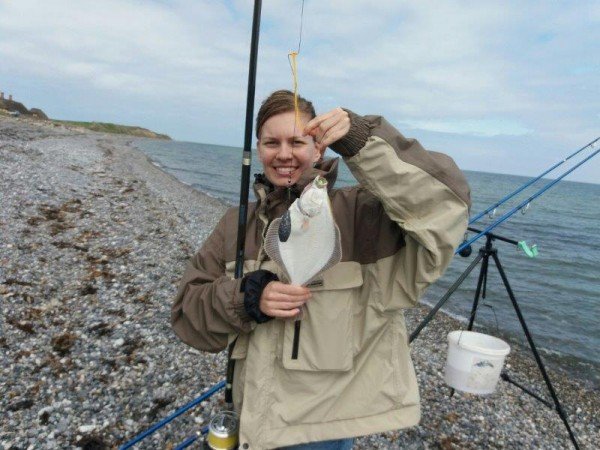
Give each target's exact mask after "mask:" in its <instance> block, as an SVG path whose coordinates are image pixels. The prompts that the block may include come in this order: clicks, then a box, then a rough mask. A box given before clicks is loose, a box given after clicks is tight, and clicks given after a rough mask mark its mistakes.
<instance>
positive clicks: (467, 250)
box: [458, 233, 473, 258]
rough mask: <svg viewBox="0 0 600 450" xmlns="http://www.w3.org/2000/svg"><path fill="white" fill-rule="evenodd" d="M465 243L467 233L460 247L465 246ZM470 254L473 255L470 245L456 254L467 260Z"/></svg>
mask: <svg viewBox="0 0 600 450" xmlns="http://www.w3.org/2000/svg"><path fill="white" fill-rule="evenodd" d="M465 242H467V233H465V237H464V238H463V241H462V243H461V244H460V246H461V247H462V246H463V245H464V244H465ZM471 253H473V247H472V246H471V245H470V244H469V245H467V246H466V247H465V248H463V249H461V250H460V251H459V252H458V254H459V255H460V256H462V257H463V258H468V257H469V256H471Z"/></svg>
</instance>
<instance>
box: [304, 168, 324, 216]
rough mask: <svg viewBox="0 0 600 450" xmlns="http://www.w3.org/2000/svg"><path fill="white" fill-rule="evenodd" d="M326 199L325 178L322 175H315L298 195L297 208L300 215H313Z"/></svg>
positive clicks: (317, 212) (319, 210)
mask: <svg viewBox="0 0 600 450" xmlns="http://www.w3.org/2000/svg"><path fill="white" fill-rule="evenodd" d="M326 199H327V180H326V179H325V178H323V177H322V176H317V177H316V178H315V179H314V180H313V181H312V183H310V184H309V185H308V186H307V187H306V188H305V189H304V191H303V192H302V195H300V198H299V199H298V209H299V210H300V212H301V213H302V215H304V216H307V217H314V216H316V215H317V214H319V212H321V209H322V207H323V204H324V202H325V201H326Z"/></svg>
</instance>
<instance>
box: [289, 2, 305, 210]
mask: <svg viewBox="0 0 600 450" xmlns="http://www.w3.org/2000/svg"><path fill="white" fill-rule="evenodd" d="M303 22H304V0H302V7H301V9H300V31H299V36H298V49H297V50H296V51H291V52H289V53H288V62H289V64H290V69H291V71H292V81H293V87H294V131H293V133H292V159H293V158H294V145H295V144H296V127H298V128H302V123H301V122H300V108H299V107H298V55H299V54H300V48H301V47H302V25H303ZM291 184H292V173H291V172H290V174H289V177H288V200H290V197H291V192H290V189H291Z"/></svg>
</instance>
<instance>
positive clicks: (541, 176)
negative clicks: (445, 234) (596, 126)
mask: <svg viewBox="0 0 600 450" xmlns="http://www.w3.org/2000/svg"><path fill="white" fill-rule="evenodd" d="M599 140H600V136H598V137H597V138H596V139H594V140H593V141H592V142H590V143H588V144H586V145H584V146H583V147H581V148H580V149H578V150H577V151H575V152H573V153H572V154H570V155H569V156H567V157H566V158H565V159H563V160H562V161H559V162H557V163H556V164H554V165H553V166H552V167H550V168H549V169H548V170H546V171H545V172H544V173H542V174H540V175H538V176H537V177H535V178H533V179H531V180H529V181H528V182H527V183H525V184H524V185H523V186H521V187H520V188H517V189H515V190H514V191H513V192H511V193H510V194H508V195H507V196H506V197H504V198H502V199H500V200H498V201H497V202H496V203H494V204H493V205H492V206H490V207H488V208H486V209H485V211H482V212H480V213H479V214H477V215H475V216H473V217H471V219H470V220H469V225H472V224H474V223H475V222H477V221H478V220H479V219H481V218H482V217H483V216H485V215H486V214H488V213H489V212H491V211H494V210H495V209H496V208H497V207H498V206H500V205H502V204H503V203H505V202H506V201H508V200H510V199H511V198H513V197H514V196H515V195H517V194H519V193H520V192H523V191H524V190H525V189H527V188H528V187H529V186H531V185H532V184H533V183H535V182H536V181H538V180H539V179H541V178H543V177H544V176H545V175H548V174H549V173H550V172H552V171H553V170H554V169H556V168H557V167H559V166H561V165H562V164H564V163H566V162H567V161H568V160H569V159H571V158H573V157H574V156H576V155H578V154H579V153H581V152H582V151H584V150H585V149H587V148H588V147H592V148H593V147H594V145H595V144H596V142H598V141H599Z"/></svg>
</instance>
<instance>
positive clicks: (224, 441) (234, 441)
mask: <svg viewBox="0 0 600 450" xmlns="http://www.w3.org/2000/svg"><path fill="white" fill-rule="evenodd" d="M239 426H240V419H239V416H238V415H237V413H235V412H234V411H220V412H218V413H217V414H215V415H214V416H213V417H212V418H211V419H210V423H209V425H208V433H207V434H206V436H205V438H204V442H203V444H202V450H235V449H237V448H238V445H239Z"/></svg>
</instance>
